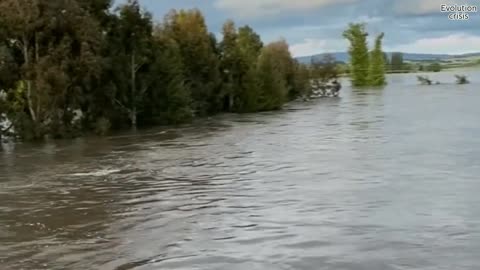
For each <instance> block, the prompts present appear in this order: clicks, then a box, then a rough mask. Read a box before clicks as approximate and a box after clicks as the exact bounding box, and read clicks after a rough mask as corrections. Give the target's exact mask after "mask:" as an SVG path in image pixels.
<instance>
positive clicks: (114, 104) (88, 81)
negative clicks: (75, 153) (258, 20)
mask: <svg viewBox="0 0 480 270" xmlns="http://www.w3.org/2000/svg"><path fill="white" fill-rule="evenodd" d="M111 4H112V1H111V0H57V1H48V0H34V1H32V0H2V1H0V26H1V27H0V86H1V88H3V89H0V90H3V93H4V94H2V95H3V98H1V99H0V118H2V119H5V118H6V117H8V118H9V119H10V120H12V121H13V128H12V129H13V130H15V132H16V133H17V135H19V136H20V137H22V138H24V139H27V140H28V139H40V138H43V137H45V136H48V137H54V138H60V137H62V138H64V137H72V136H78V135H80V134H83V133H87V132H94V133H97V134H102V135H103V134H107V133H108V131H109V130H110V129H118V128H124V127H127V126H131V127H136V126H137V125H152V124H177V123H182V122H186V121H190V120H191V119H192V117H194V116H196V115H197V116H204V115H210V114H215V113H220V112H224V111H230V112H253V111H259V110H271V109H278V108H281V107H282V105H283V104H284V103H285V102H287V101H288V100H290V99H293V98H295V97H297V96H299V95H302V93H304V92H306V91H308V90H309V84H308V80H309V76H310V72H309V70H308V69H307V68H306V66H303V65H300V64H298V63H296V62H295V61H294V59H293V57H292V56H291V55H290V52H289V48H288V44H287V43H286V42H285V41H284V40H281V41H278V42H274V43H271V44H268V45H267V46H265V47H264V44H263V43H262V41H261V39H260V36H259V35H258V34H257V33H255V32H254V31H253V29H252V28H251V27H249V26H243V27H240V28H236V27H235V24H234V23H233V22H232V21H228V22H226V23H225V25H224V27H223V39H222V40H221V41H220V42H217V40H216V38H215V35H214V34H212V33H210V32H209V30H208V29H207V26H206V23H205V18H204V17H203V15H202V13H201V12H200V11H199V10H196V9H193V10H178V11H177V10H172V11H171V12H170V13H168V14H167V15H166V16H165V19H164V20H163V22H162V23H160V24H156V23H155V22H154V21H153V18H152V16H151V14H150V13H148V12H147V11H145V10H144V9H143V8H142V7H141V6H140V4H139V1H138V0H128V1H126V2H124V3H123V4H122V5H120V6H118V7H117V8H116V9H112V8H111ZM2 119H0V121H1V120H2Z"/></svg>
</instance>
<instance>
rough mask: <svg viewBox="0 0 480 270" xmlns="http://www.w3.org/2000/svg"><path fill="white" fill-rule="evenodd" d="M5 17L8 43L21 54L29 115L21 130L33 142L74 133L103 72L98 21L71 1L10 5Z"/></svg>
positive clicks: (3, 7) (9, 1)
mask: <svg viewBox="0 0 480 270" xmlns="http://www.w3.org/2000/svg"><path fill="white" fill-rule="evenodd" d="M0 18H1V19H0V20H1V22H0V24H2V25H4V26H5V28H4V40H5V41H7V43H9V44H10V46H9V48H10V50H11V52H12V54H13V55H17V54H18V55H21V57H20V58H19V59H17V61H18V62H17V64H18V65H19V66H20V67H21V69H20V73H19V78H18V79H19V80H21V81H23V82H25V91H24V93H23V97H22V98H24V99H25V112H26V114H25V117H24V121H22V122H21V123H19V125H22V126H16V128H15V129H16V130H17V131H25V134H23V135H26V137H33V138H38V137H42V136H43V135H45V134H50V135H53V136H58V135H60V136H61V135H63V134H61V133H65V132H69V131H71V128H72V119H73V117H74V115H73V111H74V110H75V109H76V107H77V108H78V106H79V103H80V101H81V96H82V95H81V93H82V90H83V89H84V87H86V86H87V85H88V81H89V79H90V78H91V77H94V76H95V73H96V70H97V65H96V61H95V54H96V49H97V48H98V43H97V40H98V39H99V34H100V31H98V27H97V24H96V22H95V20H94V19H93V18H92V17H91V15H90V14H89V13H88V12H87V11H86V10H85V9H83V8H82V6H80V5H79V4H78V3H77V2H76V1H68V0H59V1H42V0H30V1H27V0H19V1H16V0H5V1H2V2H0ZM27 133H28V134H27Z"/></svg>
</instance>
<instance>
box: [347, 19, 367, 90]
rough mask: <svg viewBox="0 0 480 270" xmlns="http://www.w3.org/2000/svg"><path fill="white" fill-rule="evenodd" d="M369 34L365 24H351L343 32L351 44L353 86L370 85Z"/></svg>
mask: <svg viewBox="0 0 480 270" xmlns="http://www.w3.org/2000/svg"><path fill="white" fill-rule="evenodd" d="M367 36H368V33H367V32H366V31H365V24H361V23H351V24H349V27H348V29H347V30H345V31H344V32H343V37H344V38H346V39H347V40H348V41H349V42H350V47H349V50H348V52H349V54H350V69H351V78H352V84H353V86H366V85H368V83H369V81H368V71H369V62H370V61H369V52H368V45H367Z"/></svg>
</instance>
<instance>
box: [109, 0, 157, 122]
mask: <svg viewBox="0 0 480 270" xmlns="http://www.w3.org/2000/svg"><path fill="white" fill-rule="evenodd" d="M117 23H118V28H117V29H116V31H117V33H116V38H117V40H118V42H119V43H118V44H117V45H118V46H117V47H116V56H115V57H116V58H117V59H118V60H120V62H121V64H120V63H119V67H120V68H121V69H122V71H121V72H119V74H117V75H120V76H121V77H119V76H117V79H118V83H117V84H116V90H117V93H116V95H115V99H114V100H115V102H116V103H117V104H118V106H120V107H121V108H122V109H123V110H124V111H125V113H127V115H128V118H129V120H130V124H131V126H132V127H136V126H137V116H138V113H139V110H140V109H141V108H139V107H141V105H142V104H143V99H144V97H145V94H146V92H147V91H148V90H149V89H150V86H151V83H152V82H151V81H152V78H151V74H149V64H150V63H151V57H152V48H151V47H152V31H153V29H152V28H153V26H152V18H151V15H150V14H149V13H147V12H143V11H142V10H141V8H140V5H139V4H138V1H136V0H129V1H128V2H127V3H126V4H125V5H123V6H121V7H119V18H118V22H117ZM127 78H128V79H127Z"/></svg>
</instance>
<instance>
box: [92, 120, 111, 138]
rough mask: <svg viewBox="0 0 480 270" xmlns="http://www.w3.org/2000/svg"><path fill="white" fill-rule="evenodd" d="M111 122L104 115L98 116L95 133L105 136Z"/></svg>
mask: <svg viewBox="0 0 480 270" xmlns="http://www.w3.org/2000/svg"><path fill="white" fill-rule="evenodd" d="M111 127H112V123H111V122H110V120H109V119H107V118H105V117H100V118H98V119H97V121H96V122H95V133H96V134H97V135H100V136H105V135H107V133H108V132H109V131H110V128H111Z"/></svg>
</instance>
